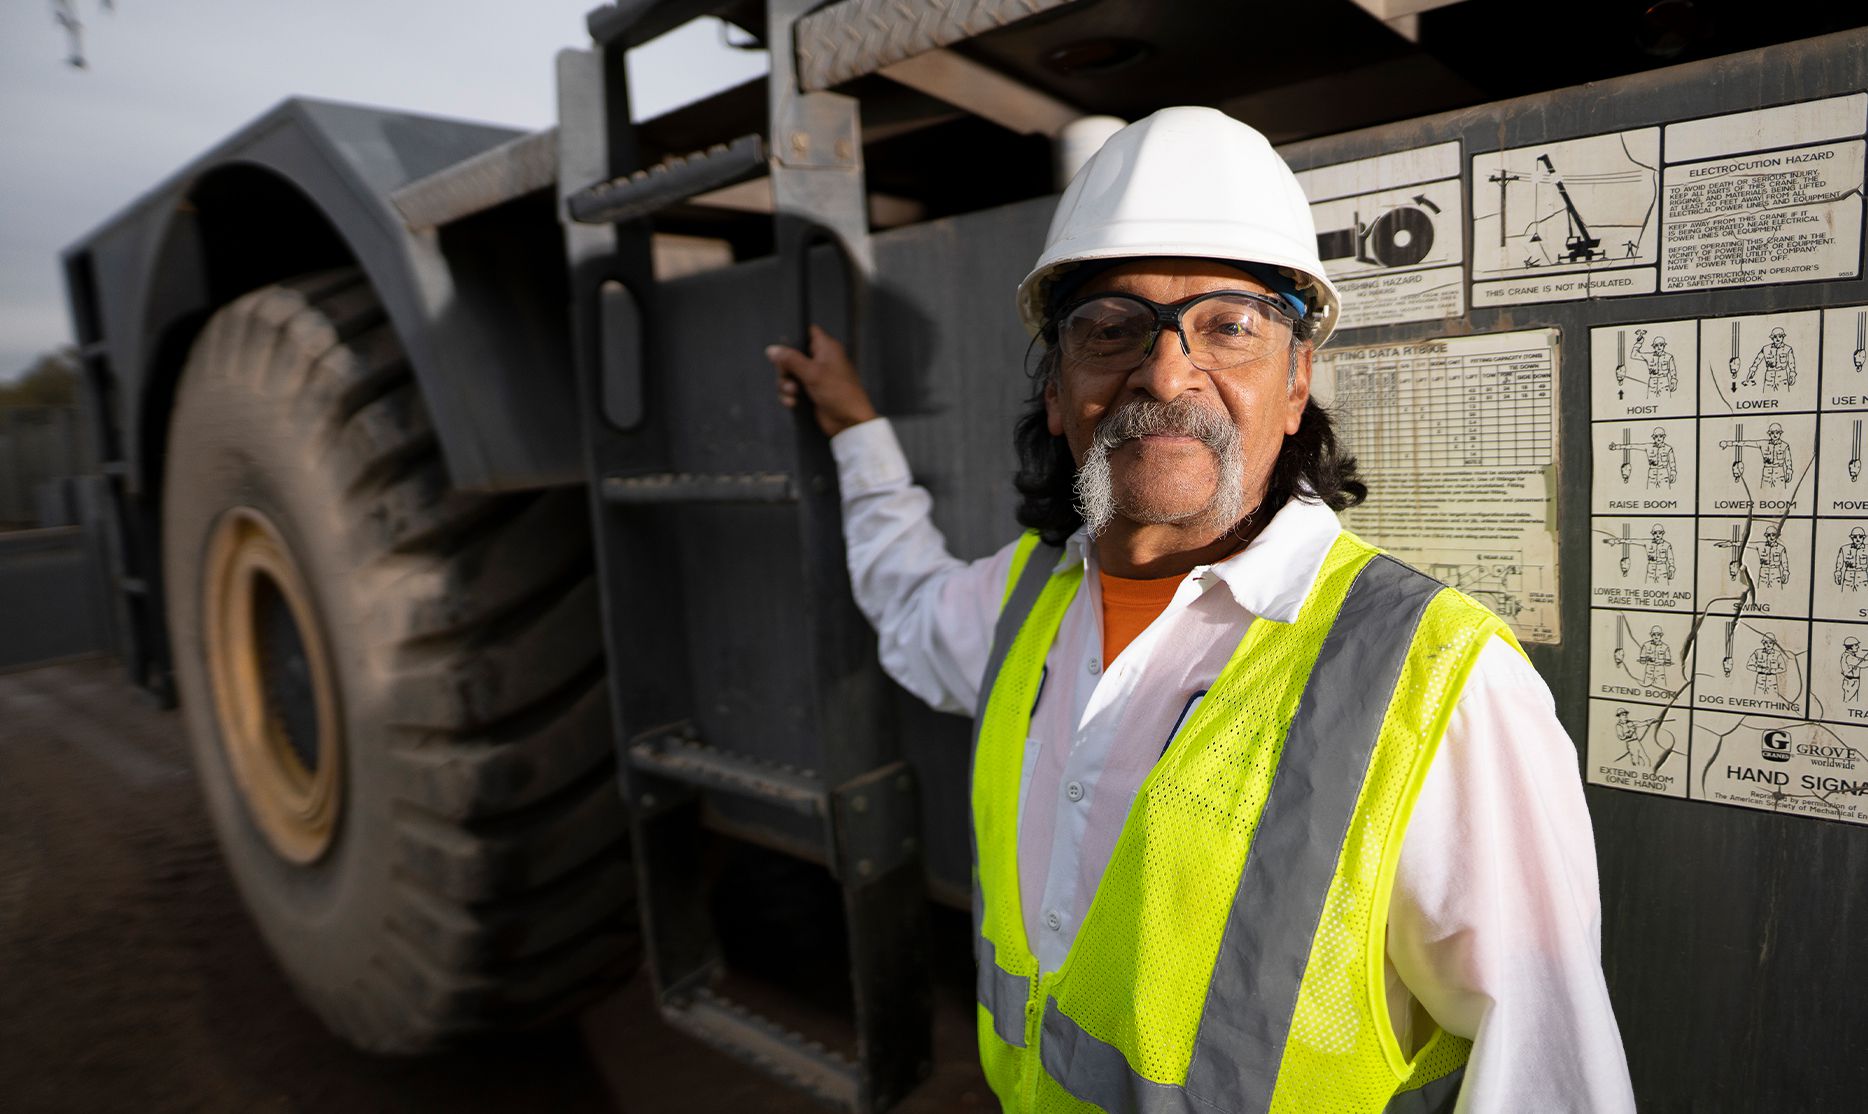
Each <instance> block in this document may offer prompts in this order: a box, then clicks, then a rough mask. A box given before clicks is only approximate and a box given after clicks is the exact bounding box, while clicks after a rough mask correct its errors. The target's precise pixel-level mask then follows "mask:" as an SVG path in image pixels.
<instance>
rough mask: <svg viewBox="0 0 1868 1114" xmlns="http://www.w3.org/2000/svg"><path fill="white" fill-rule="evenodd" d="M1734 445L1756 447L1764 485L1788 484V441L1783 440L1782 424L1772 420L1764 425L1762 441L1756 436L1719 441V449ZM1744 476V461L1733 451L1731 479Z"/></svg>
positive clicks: (1789, 468) (1789, 463)
mask: <svg viewBox="0 0 1868 1114" xmlns="http://www.w3.org/2000/svg"><path fill="white" fill-rule="evenodd" d="M1735 445H1736V446H1738V447H1740V448H1750V449H1757V450H1758V452H1759V453H1760V454H1762V455H1763V457H1764V469H1763V480H1764V486H1765V487H1788V486H1790V473H1791V459H1790V442H1788V441H1786V440H1784V427H1783V425H1782V424H1780V423H1778V422H1772V423H1771V424H1770V425H1768V426H1765V427H1764V440H1762V441H1759V440H1757V439H1756V438H1750V439H1747V438H1742V437H1740V438H1734V439H1732V440H1729V441H1721V442H1719V447H1720V448H1721V449H1729V448H1732V447H1733V446H1735ZM1744 478H1745V465H1744V462H1743V461H1741V460H1739V459H1738V454H1737V453H1734V454H1732V479H1734V480H1737V481H1740V482H1743V480H1744Z"/></svg>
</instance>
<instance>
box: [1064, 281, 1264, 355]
mask: <svg viewBox="0 0 1868 1114" xmlns="http://www.w3.org/2000/svg"><path fill="white" fill-rule="evenodd" d="M1295 327H1296V319H1295V318H1294V317H1293V316H1292V314H1291V312H1290V309H1289V308H1288V307H1287V306H1286V305H1285V303H1284V302H1282V301H1280V300H1279V299H1276V298H1272V297H1269V296H1267V295H1264V294H1255V293H1252V292H1250V291H1245V290H1215V291H1212V292H1211V293H1208V294H1202V295H1200V296H1199V297H1197V298H1192V299H1189V300H1188V301H1185V302H1180V303H1178V304H1176V305H1171V306H1165V305H1162V304H1161V303H1159V302H1151V301H1149V300H1148V299H1146V298H1143V297H1139V296H1137V295H1134V294H1097V295H1095V296H1093V297H1089V298H1085V299H1083V300H1082V301H1079V302H1073V303H1071V304H1070V305H1068V306H1066V307H1064V310H1063V312H1062V313H1061V314H1060V315H1059V317H1058V326H1057V343H1058V348H1059V350H1060V352H1061V353H1062V355H1063V358H1064V360H1065V361H1066V362H1068V363H1072V364H1076V365H1078V366H1080V367H1085V368H1088V369H1091V370H1094V371H1132V370H1134V369H1135V368H1137V367H1140V366H1141V365H1142V362H1143V361H1145V360H1147V359H1148V356H1149V354H1150V353H1151V352H1153V351H1154V346H1155V341H1156V339H1157V338H1158V337H1160V335H1161V330H1162V329H1166V328H1172V329H1173V330H1174V332H1175V333H1176V334H1177V335H1178V336H1179V337H1180V350H1181V352H1182V353H1183V354H1184V355H1186V357H1187V359H1188V360H1189V361H1190V362H1191V363H1192V364H1193V366H1195V367H1197V368H1199V369H1200V370H1201V371H1225V370H1227V369H1229V368H1235V367H1240V366H1242V365H1245V364H1249V363H1251V362H1252V361H1254V360H1259V359H1263V358H1265V357H1266V356H1269V355H1272V354H1273V353H1276V352H1281V351H1283V350H1285V349H1286V348H1287V347H1288V346H1289V345H1290V344H1291V340H1292V337H1293V335H1294V333H1295Z"/></svg>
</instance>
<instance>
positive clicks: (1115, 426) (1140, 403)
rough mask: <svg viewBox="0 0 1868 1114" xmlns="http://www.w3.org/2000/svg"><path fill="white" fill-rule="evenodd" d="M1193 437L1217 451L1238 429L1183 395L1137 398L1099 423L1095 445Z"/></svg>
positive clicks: (1103, 446)
mask: <svg viewBox="0 0 1868 1114" xmlns="http://www.w3.org/2000/svg"><path fill="white" fill-rule="evenodd" d="M1170 435H1171V436H1179V437H1193V438H1196V439H1198V440H1199V441H1201V442H1202V443H1204V444H1205V445H1206V447H1207V448H1209V449H1212V450H1213V451H1214V452H1223V451H1226V450H1229V449H1230V448H1231V447H1232V444H1233V442H1234V440H1235V439H1236V438H1237V437H1238V435H1239V431H1238V429H1237V428H1236V427H1235V426H1234V425H1233V424H1232V421H1231V419H1230V418H1228V417H1227V416H1226V415H1225V414H1223V413H1221V412H1219V411H1218V410H1215V409H1213V408H1211V407H1207V406H1202V405H1200V404H1199V403H1197V402H1194V401H1193V400H1191V399H1189V398H1187V397H1185V396H1182V397H1180V398H1177V399H1174V400H1172V401H1170V402H1159V401H1156V400H1154V399H1146V398H1138V399H1136V400H1134V401H1133V402H1130V403H1128V404H1126V405H1125V406H1123V407H1122V408H1121V409H1120V410H1117V411H1115V412H1114V413H1112V414H1109V415H1108V416H1106V417H1104V418H1103V420H1102V421H1101V422H1098V423H1097V425H1096V433H1095V441H1094V443H1095V446H1096V447H1097V448H1099V449H1103V450H1109V449H1113V448H1115V447H1116V446H1117V445H1120V444H1122V443H1123V442H1124V441H1133V440H1135V439H1136V438H1137V437H1160V436H1170Z"/></svg>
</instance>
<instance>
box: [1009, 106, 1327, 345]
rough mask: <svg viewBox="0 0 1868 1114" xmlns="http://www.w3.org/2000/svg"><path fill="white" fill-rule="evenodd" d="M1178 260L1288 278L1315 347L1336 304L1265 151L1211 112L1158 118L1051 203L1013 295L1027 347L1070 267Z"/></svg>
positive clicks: (1100, 154)
mask: <svg viewBox="0 0 1868 1114" xmlns="http://www.w3.org/2000/svg"><path fill="white" fill-rule="evenodd" d="M1150 256H1179V257H1188V258H1194V259H1217V260H1222V261H1231V262H1246V263H1257V264H1261V265H1263V266H1266V267H1269V268H1271V269H1273V270H1275V271H1278V272H1282V273H1284V274H1285V275H1286V276H1287V277H1289V278H1290V279H1291V280H1292V282H1293V283H1294V284H1295V286H1296V293H1297V294H1298V295H1299V296H1300V297H1301V298H1302V299H1303V300H1304V302H1305V303H1306V305H1307V306H1308V307H1309V312H1308V314H1307V315H1306V316H1307V317H1308V318H1310V319H1311V320H1313V321H1315V322H1316V323H1317V332H1316V337H1315V338H1314V339H1315V342H1316V343H1318V344H1322V343H1323V342H1324V340H1326V339H1327V338H1328V337H1329V335H1330V332H1331V330H1333V329H1334V328H1335V327H1336V318H1337V314H1338V312H1339V310H1340V308H1341V305H1342V299H1341V298H1340V297H1339V296H1338V295H1337V293H1336V287H1335V286H1334V285H1332V284H1331V282H1330V280H1329V276H1328V275H1326V274H1324V273H1323V261H1322V260H1320V259H1319V258H1317V226H1316V225H1315V223H1313V222H1312V221H1311V219H1310V202H1309V201H1308V200H1306V199H1305V197H1304V191H1303V189H1302V188H1301V187H1300V186H1298V184H1297V176H1296V175H1294V174H1292V173H1291V168H1290V167H1289V166H1287V165H1285V162H1284V160H1283V159H1282V158H1280V157H1279V156H1278V153H1277V152H1276V151H1274V150H1272V149H1271V143H1270V142H1269V141H1268V140H1266V139H1265V137H1264V136H1262V135H1260V134H1259V133H1258V132H1257V131H1256V130H1254V129H1253V128H1251V127H1249V126H1247V125H1245V124H1242V123H1240V122H1239V121H1237V120H1234V119H1233V118H1232V117H1230V116H1227V115H1226V114H1225V113H1223V112H1220V111H1218V110H1217V109H1212V108H1193V107H1182V108H1164V109H1162V110H1161V111H1159V112H1156V113H1155V114H1154V115H1152V116H1149V117H1146V118H1145V119H1141V120H1137V121H1136V122H1135V123H1133V124H1130V125H1129V126H1128V127H1126V128H1123V129H1122V130H1121V131H1119V132H1117V133H1116V134H1115V135H1113V136H1110V137H1109V140H1108V142H1106V143H1104V144H1103V146H1102V149H1101V150H1099V151H1097V152H1096V154H1095V155H1094V156H1092V157H1091V158H1090V161H1089V162H1087V163H1085V164H1084V165H1083V169H1082V170H1079V171H1078V172H1077V175H1076V177H1074V178H1072V179H1071V180H1070V185H1069V187H1068V188H1066V189H1065V190H1064V196H1063V198H1062V200H1060V201H1058V203H1057V213H1056V215H1055V216H1053V217H1052V218H1051V229H1050V231H1049V232H1048V233H1047V234H1046V235H1045V238H1044V251H1043V253H1042V254H1040V255H1039V256H1038V265H1037V266H1036V267H1034V268H1032V271H1031V273H1030V274H1029V275H1026V276H1025V281H1023V282H1021V283H1019V284H1018V315H1019V318H1020V319H1021V320H1023V321H1024V323H1025V328H1026V329H1027V330H1029V331H1030V332H1031V333H1032V334H1033V335H1034V336H1035V335H1036V334H1037V333H1038V330H1039V329H1040V328H1042V327H1043V324H1044V313H1045V308H1046V307H1045V302H1046V300H1047V298H1048V297H1049V296H1050V293H1051V291H1052V289H1053V287H1054V284H1055V282H1056V281H1057V280H1058V279H1060V278H1062V277H1063V275H1064V273H1065V272H1067V271H1068V270H1070V269H1071V267H1072V266H1074V265H1076V264H1081V263H1088V262H1092V261H1096V260H1116V259H1134V258H1146V257H1150Z"/></svg>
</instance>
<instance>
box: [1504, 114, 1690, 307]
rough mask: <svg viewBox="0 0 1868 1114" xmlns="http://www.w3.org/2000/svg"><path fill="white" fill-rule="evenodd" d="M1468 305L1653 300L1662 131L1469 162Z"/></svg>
mask: <svg viewBox="0 0 1868 1114" xmlns="http://www.w3.org/2000/svg"><path fill="white" fill-rule="evenodd" d="M1472 199H1473V200H1472V279H1473V283H1472V304H1473V305H1475V306H1488V305H1507V304H1513V303H1520V302H1551V301H1568V300H1573V299H1577V298H1603V297H1614V296H1621V295H1628V294H1652V293H1654V290H1655V284H1656V281H1657V280H1656V277H1655V267H1654V265H1655V263H1656V262H1657V261H1658V260H1659V258H1660V129H1659V128H1640V129H1637V130H1635V131H1627V132H1619V133H1616V134H1613V135H1596V136H1589V137H1587V138H1584V139H1569V140H1564V141H1562V142H1556V143H1543V144H1539V145H1538V146H1535V147H1519V148H1516V149H1514V150H1509V151H1494V152H1491V153H1490V154H1484V155H1476V156H1474V157H1473V160H1472Z"/></svg>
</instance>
